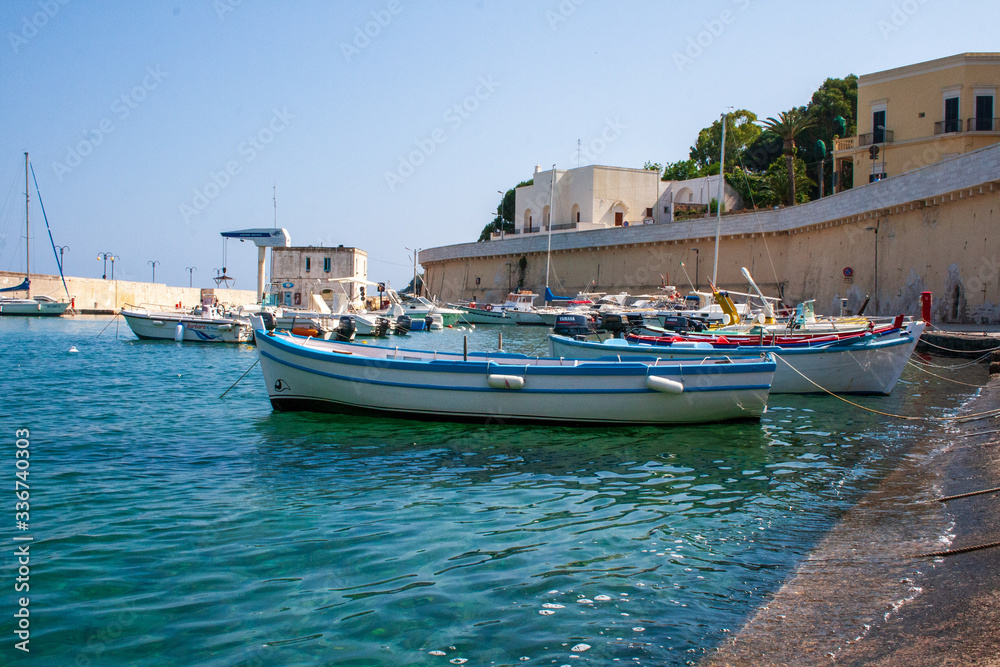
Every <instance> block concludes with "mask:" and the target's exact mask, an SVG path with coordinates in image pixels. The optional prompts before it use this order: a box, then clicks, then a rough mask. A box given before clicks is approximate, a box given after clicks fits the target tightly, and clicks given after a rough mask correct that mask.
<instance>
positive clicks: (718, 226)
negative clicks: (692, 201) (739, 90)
mask: <svg viewBox="0 0 1000 667" xmlns="http://www.w3.org/2000/svg"><path fill="white" fill-rule="evenodd" d="M728 115H729V114H726V113H724V114H722V154H721V155H720V156H719V197H718V199H716V201H715V210H716V216H715V262H714V263H713V264H712V284H713V285H718V284H719V281H718V277H719V234H720V233H721V232H722V202H723V201H724V200H723V198H722V195H723V194H724V193H725V191H724V188H725V183H726V176H725V173H726V172H725V167H726V116H728Z"/></svg>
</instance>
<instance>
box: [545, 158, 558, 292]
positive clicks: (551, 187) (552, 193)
mask: <svg viewBox="0 0 1000 667" xmlns="http://www.w3.org/2000/svg"><path fill="white" fill-rule="evenodd" d="M555 191H556V166H555V165H552V183H551V184H550V185H549V222H548V226H549V247H548V248H547V249H546V250H545V289H546V291H548V289H549V256H550V255H551V254H552V207H553V202H554V201H555Z"/></svg>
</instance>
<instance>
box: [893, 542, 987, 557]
mask: <svg viewBox="0 0 1000 667" xmlns="http://www.w3.org/2000/svg"><path fill="white" fill-rule="evenodd" d="M993 547H1000V542H988V543H986V544H977V545H975V546H972V547H962V548H961V549H946V550H944V551H931V552H930V553H926V554H915V555H914V556H913V558H940V557H941V556H954V555H956V554H965V553H969V552H970V551H979V550H980V549H991V548H993Z"/></svg>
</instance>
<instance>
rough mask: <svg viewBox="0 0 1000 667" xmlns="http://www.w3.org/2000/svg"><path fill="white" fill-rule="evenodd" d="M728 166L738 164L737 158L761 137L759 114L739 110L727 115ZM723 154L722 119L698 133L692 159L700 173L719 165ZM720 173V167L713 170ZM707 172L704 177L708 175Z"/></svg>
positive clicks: (692, 150) (692, 148)
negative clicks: (758, 121)
mask: <svg viewBox="0 0 1000 667" xmlns="http://www.w3.org/2000/svg"><path fill="white" fill-rule="evenodd" d="M726 120H727V122H726V165H727V171H729V168H728V167H729V166H730V165H735V164H736V159H737V156H738V155H739V154H740V153H742V152H743V151H745V150H746V147H747V146H749V145H750V144H751V143H753V141H754V140H755V139H756V138H757V137H758V136H760V126H759V125H757V114H755V113H754V112H752V111H747V110H746V109H738V110H736V111H732V112H730V113H729V114H727V115H726ZM721 154H722V119H721V118H720V119H719V120H717V121H715V122H714V123H712V125H711V126H710V127H706V128H704V129H703V130H702V131H701V132H699V133H698V140H697V141H696V142H695V144H694V146H692V147H691V155H690V157H691V159H692V160H694V162H695V164H696V165H698V169H699V170H700V171H704V170H706V168H707V167H709V166H710V165H713V164H716V165H717V164H718V162H719V157H720V156H721ZM712 171H713V173H716V174H717V173H719V168H718V166H716V167H715V169H714V170H712ZM707 173H708V172H707V171H706V172H705V173H703V174H702V175H706V174H707Z"/></svg>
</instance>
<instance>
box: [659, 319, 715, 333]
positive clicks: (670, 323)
mask: <svg viewBox="0 0 1000 667" xmlns="http://www.w3.org/2000/svg"><path fill="white" fill-rule="evenodd" d="M663 328H664V329H669V330H671V331H676V332H677V333H688V332H689V331H704V330H705V324H704V323H703V322H700V321H699V320H696V319H692V318H690V317H683V316H681V315H667V316H664V318H663Z"/></svg>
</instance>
